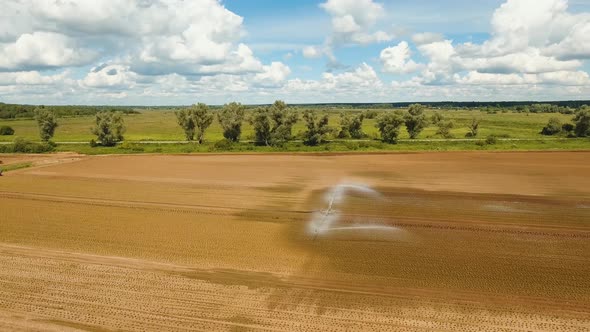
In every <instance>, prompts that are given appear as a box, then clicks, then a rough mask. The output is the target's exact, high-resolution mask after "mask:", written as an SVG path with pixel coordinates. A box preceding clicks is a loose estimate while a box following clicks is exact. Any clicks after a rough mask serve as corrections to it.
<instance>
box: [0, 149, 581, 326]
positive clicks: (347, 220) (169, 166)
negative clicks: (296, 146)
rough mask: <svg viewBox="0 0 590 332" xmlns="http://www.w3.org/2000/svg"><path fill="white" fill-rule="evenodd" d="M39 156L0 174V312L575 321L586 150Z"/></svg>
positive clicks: (40, 320) (240, 321) (134, 320)
mask: <svg viewBox="0 0 590 332" xmlns="http://www.w3.org/2000/svg"><path fill="white" fill-rule="evenodd" d="M9 158H10V157H9ZM9 158H5V156H2V157H0V159H1V160H5V159H6V160H8V159H9ZM57 160H59V161H57V162H54V163H39V164H34V166H33V167H31V168H27V169H20V170H15V171H12V172H10V173H7V175H5V176H3V177H1V178H0V267H2V268H1V269H0V330H43V331H75V330H88V331H114V330H126V331H129V330H171V331H184V330H200V331H212V330H226V331H241V330H244V331H246V330H247V331H249V330H261V331H320V330H322V331H345V330H348V331H360V330H388V331H589V330H590V278H589V277H588V276H590V264H589V263H590V176H589V175H590V163H589V161H590V153H588V152H529V153H516V152H515V153H484V152H481V153H478V152H466V153H415V154H382V155H379V154H372V155H360V154H351V155H324V156H320V155H286V154H283V155H192V156H188V155H186V156H182V155H178V156H172V155H167V156H164V155H162V156H158V155H150V156H148V155H135V156H96V157H84V156H70V157H68V158H61V159H60V158H57ZM19 162H21V161H19Z"/></svg>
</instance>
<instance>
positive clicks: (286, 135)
mask: <svg viewBox="0 0 590 332" xmlns="http://www.w3.org/2000/svg"><path fill="white" fill-rule="evenodd" d="M297 120H298V116H297V114H296V113H295V112H293V111H290V110H289V109H288V108H287V104H285V102H283V101H281V100H277V101H275V103H274V104H273V105H271V106H270V107H260V108H258V109H256V111H254V114H253V115H252V117H251V118H250V124H252V126H253V127H254V135H255V140H256V144H262V145H267V146H282V145H283V144H285V142H287V141H289V140H290V139H291V137H292V128H293V125H294V124H295V123H297Z"/></svg>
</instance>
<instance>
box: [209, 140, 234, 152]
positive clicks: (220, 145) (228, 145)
mask: <svg viewBox="0 0 590 332" xmlns="http://www.w3.org/2000/svg"><path fill="white" fill-rule="evenodd" d="M233 145H234V144H233V141H231V140H229V139H227V138H224V139H222V140H220V141H217V142H215V144H214V145H213V148H214V149H215V150H218V151H230V150H231V149H232V148H233Z"/></svg>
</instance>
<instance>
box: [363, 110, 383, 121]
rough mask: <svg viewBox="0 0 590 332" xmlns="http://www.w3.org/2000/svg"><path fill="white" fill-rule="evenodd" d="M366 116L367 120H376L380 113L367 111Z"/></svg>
mask: <svg viewBox="0 0 590 332" xmlns="http://www.w3.org/2000/svg"><path fill="white" fill-rule="evenodd" d="M364 116H365V119H376V118H377V117H378V116H379V112H377V111H375V110H366V111H365V113H364Z"/></svg>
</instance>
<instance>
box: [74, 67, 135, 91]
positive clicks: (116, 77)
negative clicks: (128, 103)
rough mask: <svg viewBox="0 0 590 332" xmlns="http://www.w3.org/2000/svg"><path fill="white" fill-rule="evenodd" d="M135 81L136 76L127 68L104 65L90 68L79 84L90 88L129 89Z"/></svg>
mask: <svg viewBox="0 0 590 332" xmlns="http://www.w3.org/2000/svg"><path fill="white" fill-rule="evenodd" d="M136 79H137V74H135V73H133V72H131V71H129V67H128V66H123V65H113V64H111V65H107V64H105V65H101V66H98V67H94V68H92V70H91V71H90V73H88V75H86V77H85V78H84V79H83V80H82V81H81V84H82V85H83V86H84V87H90V88H130V87H133V86H134V85H135V81H136Z"/></svg>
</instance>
